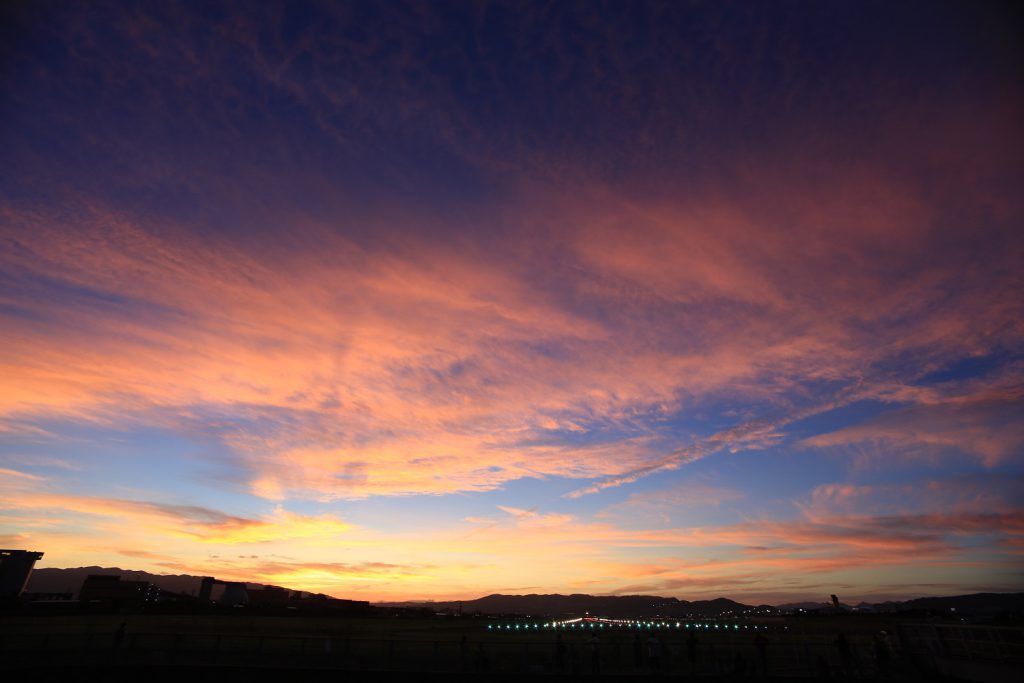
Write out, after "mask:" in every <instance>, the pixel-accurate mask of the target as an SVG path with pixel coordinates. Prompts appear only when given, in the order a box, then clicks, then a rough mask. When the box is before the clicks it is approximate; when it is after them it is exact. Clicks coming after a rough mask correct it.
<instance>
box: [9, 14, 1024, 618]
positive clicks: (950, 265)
mask: <svg viewBox="0 0 1024 683" xmlns="http://www.w3.org/2000/svg"><path fill="white" fill-rule="evenodd" d="M1012 11H1013V10H1012V5H1010V4H1007V5H999V4H995V3H991V4H986V3H981V2H955V3H947V2H923V3H915V2H880V3H874V2H867V3H854V2H811V1H806V2H800V1H798V2H778V3H776V2H753V3H738V4H728V3H720V2H709V3H706V4H705V3H698V4H690V3H680V2H668V3H640V2H604V3H602V2H582V3H579V4H572V3H568V2H554V3H550V4H549V3H539V2H496V3H468V2H413V3H409V4H405V3H398V2H390V1H389V2H379V1H374V2H366V3H352V2H331V3H323V4H319V3H306V2H288V3H275V2H238V3H226V4H224V3H219V2H194V3H172V2H138V3H137V2H82V3H71V2H47V1H42V2H29V1H24V0H23V1H20V2H19V1H15V2H5V3H3V5H2V8H0V547H3V548H24V549H29V550H37V551H43V552H45V558H44V559H43V560H42V561H41V562H40V563H39V564H38V565H37V566H38V567H76V566H85V565H101V566H108V567H113V566H118V567H123V568H131V569H142V570H146V571H150V572H154V573H165V574H169V573H189V574H197V575H214V576H217V577H219V578H222V579H236V580H249V581H262V582H268V583H275V584H279V585H284V586H288V587H291V588H297V589H305V590H314V591H321V592H326V593H329V594H331V595H334V596H337V597H345V598H353V599H363V600H378V599H416V598H438V599H441V598H475V597H479V596H482V595H486V594H489V593H495V592H502V593H546V592H561V593H573V592H577V593H592V594H632V593H648V594H657V595H670V596H676V597H679V598H683V599H703V598H710V597H717V596H720V595H724V596H728V597H731V598H733V599H737V600H741V601H744V602H752V603H757V602H773V603H779V602H786V601H790V600H795V599H827V598H828V595H829V594H831V593H837V594H839V595H840V597H841V598H842V599H843V600H844V601H846V602H855V601H859V600H861V599H867V600H878V599H886V598H907V597H917V596H921V595H943V594H958V593H969V592H977V591H1018V590H1024V282H1022V279H1024V200H1022V196H1024V194H1022V190H1021V188H1022V186H1024V154H1022V150H1024V144H1022V143H1024V106H1022V105H1024V89H1022V83H1024V79H1021V78H1020V76H1021V71H1020V65H1021V64H1022V63H1024V60H1022V57H1024V55H1022V48H1021V45H1022V43H1021V41H1020V36H1019V34H1018V33H1015V31H1017V30H1018V29H1017V28H1016V27H1017V26H1019V24H1018V23H1017V22H1018V21H1019V19H1020V17H1015V16H1012V15H1011V12H1012Z"/></svg>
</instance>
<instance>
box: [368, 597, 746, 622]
mask: <svg viewBox="0 0 1024 683" xmlns="http://www.w3.org/2000/svg"><path fill="white" fill-rule="evenodd" d="M378 604H379V605H380V606H383V607H388V606H391V607H416V606H419V607H432V608H434V609H436V610H439V611H450V610H458V609H461V610H462V613H463V614H474V613H476V612H480V613H481V614H523V615H546V616H558V615H580V614H586V613H588V612H589V613H591V614H600V615H602V616H606V617H618V618H626V617H644V616H652V617H653V616H667V617H680V618H681V617H686V616H701V617H710V616H718V615H722V614H730V613H732V614H738V613H741V612H743V611H745V610H750V609H754V607H753V606H751V605H744V604H742V603H739V602H735V601H733V600H729V599H728V598H716V599H714V600H698V601H696V602H689V601H687V600H679V599H678V598H666V597H661V596H658V595H585V594H580V593H576V594H573V595H561V594H558V593H556V594H547V595H539V594H536V593H533V594H530V595H502V594H500V593H496V594H494V595H488V596H485V597H482V598H478V599H476V600H461V601H447V602H419V603H417V602H391V603H378Z"/></svg>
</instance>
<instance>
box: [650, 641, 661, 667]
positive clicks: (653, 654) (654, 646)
mask: <svg viewBox="0 0 1024 683" xmlns="http://www.w3.org/2000/svg"><path fill="white" fill-rule="evenodd" d="M647 663H648V665H649V666H650V667H651V671H660V670H661V641H660V640H658V636H657V635H656V634H655V633H654V632H651V635H649V636H648V637H647Z"/></svg>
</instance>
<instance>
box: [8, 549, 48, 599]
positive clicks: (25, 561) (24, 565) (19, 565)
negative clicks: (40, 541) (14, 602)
mask: <svg viewBox="0 0 1024 683" xmlns="http://www.w3.org/2000/svg"><path fill="white" fill-rule="evenodd" d="M41 559H43V554H42V553H37V552H34V551H32V550H0V599H10V598H17V597H18V596H20V595H21V592H22V591H23V590H25V585H26V584H27V583H28V577H30V576H32V568H33V567H35V566H36V561H37V560H41Z"/></svg>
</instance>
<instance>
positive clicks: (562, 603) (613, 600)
mask: <svg viewBox="0 0 1024 683" xmlns="http://www.w3.org/2000/svg"><path fill="white" fill-rule="evenodd" d="M90 574H116V575H118V576H121V577H122V578H123V579H125V580H128V581H148V582H150V583H152V584H154V585H156V586H158V587H159V588H161V589H163V590H166V591H171V592H174V593H183V594H186V595H194V594H198V592H199V586H200V583H201V582H202V579H203V577H202V576H193V575H190V574H151V573H149V572H144V571H137V570H131V569H121V568H119V567H95V566H93V567H74V568H67V569H59V568H45V569H36V570H35V571H34V572H33V573H32V576H31V578H30V579H29V582H28V587H27V588H26V590H27V591H28V592H35V593H71V594H72V595H73V596H74V597H77V596H78V592H79V589H81V587H82V582H83V581H85V579H86V577H87V576H89V575H90ZM245 583H246V584H247V585H248V586H249V587H251V588H264V587H270V585H269V584H262V583H257V582H251V581H247V582H245ZM287 590H296V589H287ZM297 592H298V591H297ZM375 605H376V606H377V607H415V608H429V609H433V610H435V611H448V612H455V611H459V610H460V609H461V611H462V613H463V614H467V615H468V614H475V613H477V612H479V613H481V614H521V615H535V616H560V615H566V616H568V615H574V616H578V615H583V614H586V613H587V612H589V613H591V614H595V615H598V614H599V615H602V616H607V617H613V618H631V617H634V618H636V617H653V616H664V617H673V618H675V617H678V618H684V617H691V616H692V617H714V616H722V615H727V614H738V613H742V612H743V611H746V610H757V611H759V612H762V611H764V610H774V609H779V610H783V611H795V610H796V609H797V608H803V609H804V610H805V611H818V610H824V611H828V610H831V609H832V605H831V603H826V602H798V603H790V604H786V605H780V606H779V607H778V608H774V607H772V606H771V605H757V606H752V605H746V604H743V603H740V602H736V601H734V600H730V599H728V598H716V599H714V600H696V601H692V602H691V601H687V600H680V599H678V598H669V597H663V596H658V595H587V594H581V593H575V594H572V595H562V594H559V593H555V594H535V593H531V594H529V595H503V594H500V593H495V594H493V595H487V596H484V597H482V598H476V599H474V600H461V601H460V600H449V601H430V600H418V601H413V600H410V601H404V602H379V603H375ZM842 607H843V609H844V610H848V609H850V608H849V606H847V605H845V604H844V605H842ZM857 609H859V610H864V611H868V610H872V611H880V612H907V611H915V610H921V611H933V612H950V611H952V610H955V611H956V612H958V613H961V614H971V613H977V614H997V613H1001V612H1014V613H1018V614H1024V593H972V594H969V595H953V596H944V597H925V598H915V599H912V600H905V601H902V602H901V601H888V602H881V603H876V604H870V603H866V602H862V603H860V604H858V605H857Z"/></svg>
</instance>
